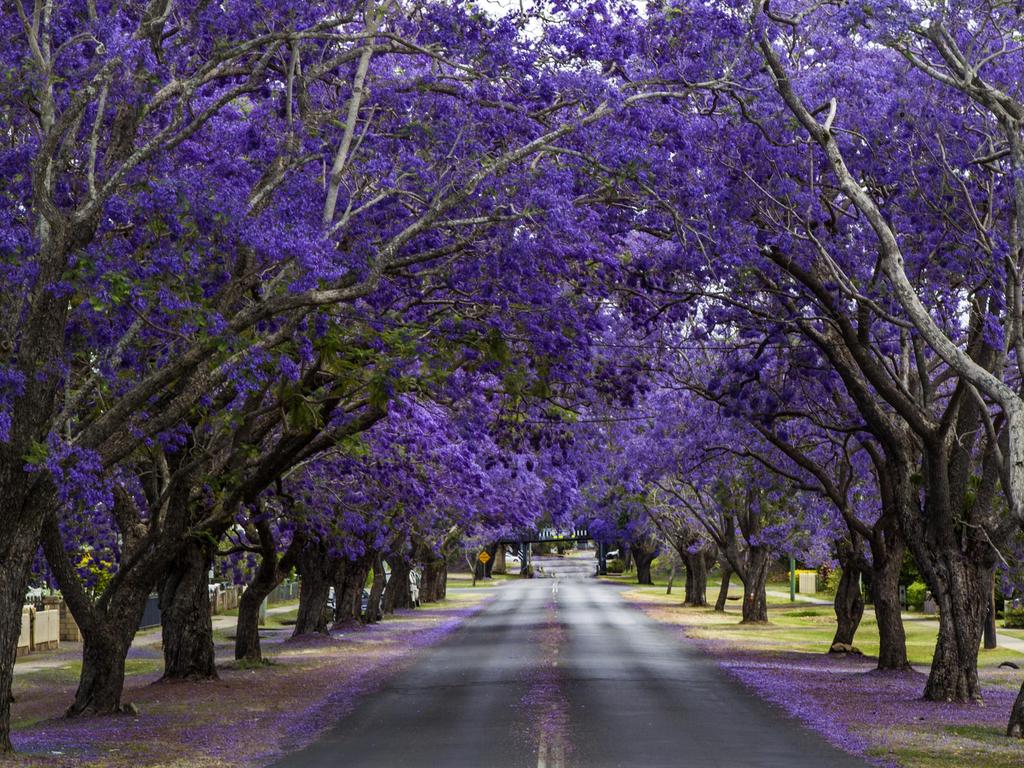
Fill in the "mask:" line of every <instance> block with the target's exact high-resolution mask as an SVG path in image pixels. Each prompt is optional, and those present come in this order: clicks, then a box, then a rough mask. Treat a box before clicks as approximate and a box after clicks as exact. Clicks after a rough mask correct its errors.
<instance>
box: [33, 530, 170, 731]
mask: <svg viewBox="0 0 1024 768" xmlns="http://www.w3.org/2000/svg"><path fill="white" fill-rule="evenodd" d="M42 533H43V535H42V544H43V551H44V552H45V554H46V560H47V563H48V564H49V566H50V570H51V572H52V573H53V575H54V578H55V579H56V580H57V583H58V584H59V585H60V588H61V591H62V592H63V594H64V599H65V600H66V601H67V603H68V608H69V609H70V610H71V614H72V616H74V618H75V621H76V622H77V624H78V628H79V629H80V630H81V632H82V640H83V646H84V647H83V650H82V672H81V675H80V676H79V681H78V690H77V691H76V693H75V700H74V702H73V703H72V705H71V707H70V708H69V709H68V710H67V716H68V717H72V716H75V715H79V714H86V713H88V714H112V713H115V712H118V711H119V710H120V707H121V688H122V686H123V685H124V665H125V659H126V658H127V656H128V649H129V648H130V647H131V644H132V640H133V639H134V637H135V633H136V632H137V631H138V628H139V624H140V623H141V621H142V614H143V612H144V611H145V609H146V600H147V599H148V598H149V594H150V592H151V591H152V590H153V588H154V587H155V586H156V582H157V580H158V579H159V577H160V574H161V573H162V572H163V570H164V568H165V567H166V565H167V563H166V561H165V560H164V559H163V558H162V557H154V558H153V559H152V560H150V561H149V562H146V563H139V564H137V565H136V567H134V568H131V569H129V570H122V571H119V572H118V573H117V575H116V576H115V578H114V579H113V580H111V582H110V584H109V585H108V586H107V589H106V591H105V592H104V593H103V595H102V597H101V598H100V599H99V600H93V599H92V598H91V597H90V596H89V595H87V594H86V593H85V591H84V590H83V589H82V586H81V583H80V582H79V581H78V577H77V575H76V574H75V569H74V567H73V566H72V565H71V563H70V561H69V560H68V557H67V553H66V552H65V551H64V542H63V539H62V537H61V534H60V528H59V526H58V524H57V519H56V517H52V516H51V517H49V518H47V520H46V522H45V523H44V525H43V531H42Z"/></svg>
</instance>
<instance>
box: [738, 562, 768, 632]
mask: <svg viewBox="0 0 1024 768" xmlns="http://www.w3.org/2000/svg"><path fill="white" fill-rule="evenodd" d="M769 565H770V558H769V551H768V549H767V547H759V546H758V547H749V548H748V555H747V559H746V563H745V564H744V568H743V572H742V573H740V572H737V575H738V576H739V577H740V581H742V582H743V622H742V623H744V624H764V623H766V622H767V621H768V595H767V591H766V589H765V587H766V585H767V583H768V566H769Z"/></svg>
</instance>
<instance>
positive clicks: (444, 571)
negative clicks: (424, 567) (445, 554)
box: [435, 560, 448, 600]
mask: <svg viewBox="0 0 1024 768" xmlns="http://www.w3.org/2000/svg"><path fill="white" fill-rule="evenodd" d="M435 594H436V595H437V599H438V600H444V599H445V598H446V597H448V561H447V560H442V561H441V566H440V567H439V568H438V570H437V587H436V588H435Z"/></svg>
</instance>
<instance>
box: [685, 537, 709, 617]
mask: <svg viewBox="0 0 1024 768" xmlns="http://www.w3.org/2000/svg"><path fill="white" fill-rule="evenodd" d="M683 563H684V565H685V566H686V596H685V603H686V605H692V606H696V607H700V608H702V607H704V606H706V605H707V604H708V565H707V560H705V558H704V552H703V550H701V551H698V552H697V553H696V554H692V555H691V554H689V553H688V554H687V555H686V558H685V559H684V560H683Z"/></svg>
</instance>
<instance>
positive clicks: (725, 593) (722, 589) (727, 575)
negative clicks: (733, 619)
mask: <svg viewBox="0 0 1024 768" xmlns="http://www.w3.org/2000/svg"><path fill="white" fill-rule="evenodd" d="M730 581H732V566H730V565H729V564H728V563H727V562H725V560H724V558H723V560H722V583H721V585H720V586H719V587H718V597H717V598H716V599H715V610H716V611H718V612H719V613H722V612H723V611H725V603H726V600H728V599H729V582H730Z"/></svg>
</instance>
